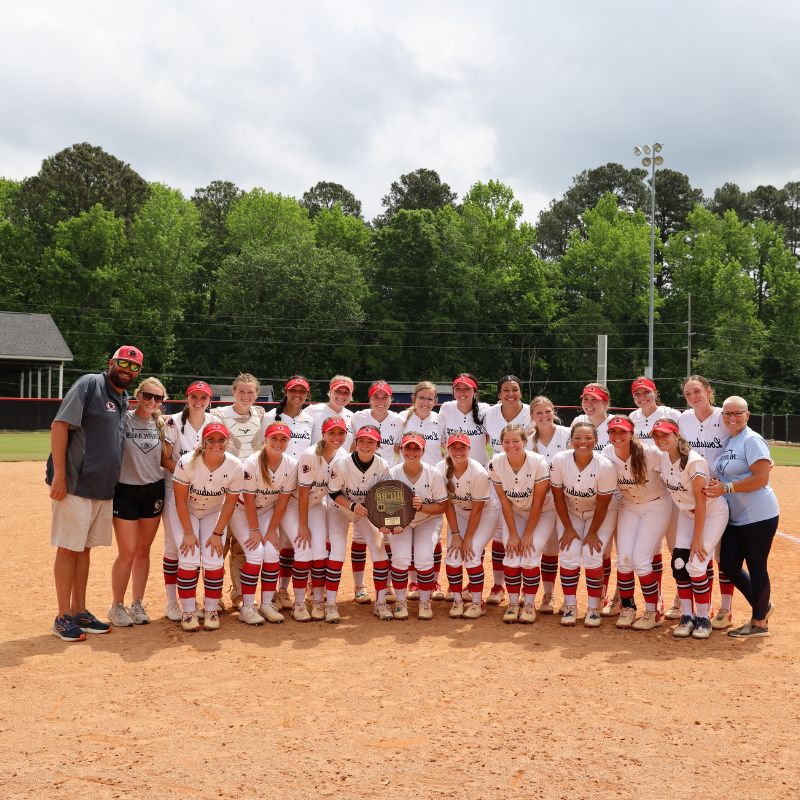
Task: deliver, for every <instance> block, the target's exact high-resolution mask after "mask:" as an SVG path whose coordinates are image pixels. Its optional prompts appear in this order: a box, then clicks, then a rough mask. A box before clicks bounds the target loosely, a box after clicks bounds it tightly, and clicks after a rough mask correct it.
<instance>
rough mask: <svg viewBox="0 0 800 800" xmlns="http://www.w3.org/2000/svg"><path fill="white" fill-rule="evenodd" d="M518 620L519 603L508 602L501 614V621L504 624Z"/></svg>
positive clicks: (510, 623)
mask: <svg viewBox="0 0 800 800" xmlns="http://www.w3.org/2000/svg"><path fill="white" fill-rule="evenodd" d="M518 620H519V603H509V604H508V608H506V613H505V614H503V622H505V623H506V625H513V624H514V623H515V622H517V621H518Z"/></svg>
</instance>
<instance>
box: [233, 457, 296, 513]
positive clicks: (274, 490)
mask: <svg viewBox="0 0 800 800" xmlns="http://www.w3.org/2000/svg"><path fill="white" fill-rule="evenodd" d="M267 471H268V472H269V482H270V484H272V485H271V486H267V482H266V481H265V480H264V476H263V475H262V474H261V465H260V464H259V463H258V453H253V455H251V456H248V457H247V458H246V459H245V462H244V493H245V494H252V495H253V499H254V500H255V503H256V508H264V509H268V508H272V507H273V506H274V505H275V501H276V500H277V499H278V495H279V494H291V493H292V492H293V491H294V490H295V489H296V488H297V461H295V459H293V458H292V457H291V456H287V455H286V454H285V453H284V454H283V457H282V458H281V463H280V464H278V468H277V469H276V470H275V471H274V472H273V471H272V470H271V469H269V467H267Z"/></svg>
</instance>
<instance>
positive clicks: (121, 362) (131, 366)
mask: <svg viewBox="0 0 800 800" xmlns="http://www.w3.org/2000/svg"><path fill="white" fill-rule="evenodd" d="M117 366H118V367H122V369H129V370H130V371H131V372H139V371H140V370H141V367H140V366H139V365H138V364H134V363H133V362H132V361H125V360H124V359H122V358H118V359H117Z"/></svg>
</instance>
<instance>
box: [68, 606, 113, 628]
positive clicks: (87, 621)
mask: <svg viewBox="0 0 800 800" xmlns="http://www.w3.org/2000/svg"><path fill="white" fill-rule="evenodd" d="M73 619H74V620H75V622H76V623H77V625H78V627H79V628H80V629H81V630H82V631H83V632H84V633H111V632H112V631H113V630H114V629H113V628H112V627H111V626H110V625H106V623H105V622H100V620H99V619H97V617H96V616H95V615H94V614H92V612H91V611H89V610H88V609H87V610H85V611H82V612H81V613H80V614H76V615H75V616H74V617H73Z"/></svg>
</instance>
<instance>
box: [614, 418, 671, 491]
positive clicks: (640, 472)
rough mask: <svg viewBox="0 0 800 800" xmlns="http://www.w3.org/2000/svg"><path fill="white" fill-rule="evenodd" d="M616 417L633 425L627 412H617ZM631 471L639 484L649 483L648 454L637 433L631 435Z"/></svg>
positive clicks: (634, 479) (634, 480) (635, 481)
mask: <svg viewBox="0 0 800 800" xmlns="http://www.w3.org/2000/svg"><path fill="white" fill-rule="evenodd" d="M614 419H624V420H627V421H628V422H630V423H631V425H633V423H632V422H631V419H630V417H628V416H626V415H625V414H616V415H615V416H614ZM671 421H672V420H670V422H671ZM631 472H632V473H633V482H634V483H635V484H636V485H637V486H642V487H644V486H645V485H646V484H647V456H646V454H645V452H644V447H643V446H642V442H641V440H640V439H639V437H638V436H637V435H636V434H635V433H634V434H633V435H632V436H631Z"/></svg>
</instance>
